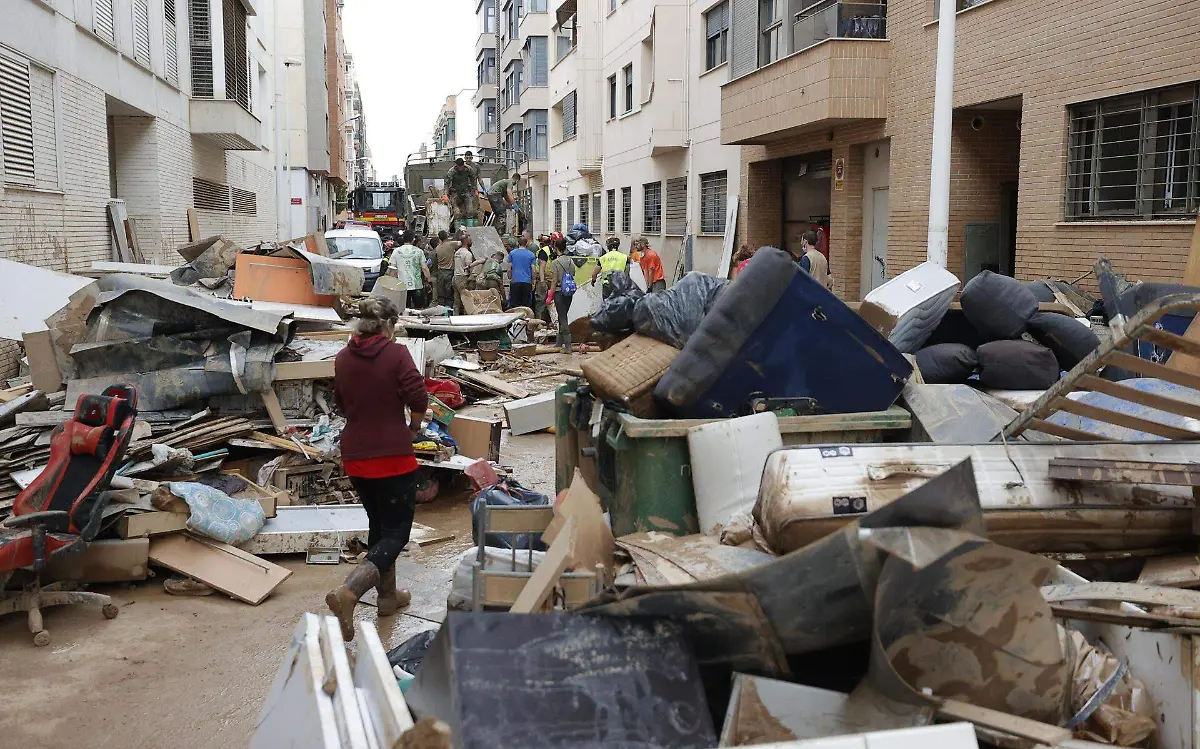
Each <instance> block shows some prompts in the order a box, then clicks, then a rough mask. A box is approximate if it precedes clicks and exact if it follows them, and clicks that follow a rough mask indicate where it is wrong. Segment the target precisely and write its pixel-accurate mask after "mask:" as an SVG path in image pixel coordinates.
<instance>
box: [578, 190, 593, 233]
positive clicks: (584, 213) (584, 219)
mask: <svg viewBox="0 0 1200 749" xmlns="http://www.w3.org/2000/svg"><path fill="white" fill-rule="evenodd" d="M579 223H581V224H587V227H588V228H589V229H590V228H591V224H588V196H587V195H580V196H579Z"/></svg>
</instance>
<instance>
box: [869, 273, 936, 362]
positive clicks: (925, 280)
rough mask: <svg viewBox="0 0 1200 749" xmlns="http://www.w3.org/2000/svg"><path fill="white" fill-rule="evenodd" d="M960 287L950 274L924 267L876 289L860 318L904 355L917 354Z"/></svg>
mask: <svg viewBox="0 0 1200 749" xmlns="http://www.w3.org/2000/svg"><path fill="white" fill-rule="evenodd" d="M958 286H959V282H958V277H957V276H955V275H954V274H953V273H951V272H950V271H948V270H946V269H945V268H943V267H941V266H940V265H938V264H937V263H931V262H925V263H921V264H920V265H918V266H917V267H915V268H911V269H909V270H906V271H904V272H903V273H901V274H900V275H898V276H896V277H895V278H893V279H892V280H890V281H888V282H886V283H884V284H883V285H882V286H879V287H878V288H876V289H873V290H872V291H871V292H870V293H869V294H867V296H866V298H865V299H863V303H862V305H861V306H860V307H859V308H858V314H859V315H860V316H861V317H862V318H863V319H864V320H866V321H867V322H868V323H870V325H871V327H873V328H875V330H877V331H879V333H881V334H882V335H885V336H887V339H888V340H889V341H891V343H892V345H893V346H895V347H896V348H897V349H898V350H899V351H900V352H902V353H905V354H915V353H916V352H917V350H918V349H920V348H921V346H922V345H923V344H924V343H925V341H926V340H928V339H929V336H931V335H932V334H933V331H934V330H935V329H937V327H938V324H939V323H941V321H942V318H943V317H944V316H945V315H946V312H947V310H949V309H950V303H951V302H953V301H954V295H955V294H957V293H958Z"/></svg>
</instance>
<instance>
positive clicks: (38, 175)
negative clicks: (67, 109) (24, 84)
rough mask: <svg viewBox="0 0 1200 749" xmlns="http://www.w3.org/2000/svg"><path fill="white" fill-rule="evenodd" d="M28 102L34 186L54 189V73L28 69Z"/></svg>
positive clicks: (41, 69)
mask: <svg viewBox="0 0 1200 749" xmlns="http://www.w3.org/2000/svg"><path fill="white" fill-rule="evenodd" d="M29 101H30V105H31V111H32V112H33V171H34V186H35V187H39V188H42V189H44V190H53V189H57V188H58V187H59V181H58V133H57V132H55V129H54V122H55V110H54V74H53V73H51V72H50V71H49V70H46V69H45V68H40V67H38V66H37V65H30V66H29Z"/></svg>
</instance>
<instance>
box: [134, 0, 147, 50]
mask: <svg viewBox="0 0 1200 749" xmlns="http://www.w3.org/2000/svg"><path fill="white" fill-rule="evenodd" d="M133 59H135V60H137V61H138V62H140V63H141V64H143V65H145V66H147V67H149V65H150V2H149V0H133Z"/></svg>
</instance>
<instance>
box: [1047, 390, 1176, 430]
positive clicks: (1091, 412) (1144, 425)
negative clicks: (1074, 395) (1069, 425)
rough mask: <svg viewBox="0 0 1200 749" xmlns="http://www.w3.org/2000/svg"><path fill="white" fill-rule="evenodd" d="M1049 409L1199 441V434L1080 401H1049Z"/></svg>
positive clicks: (1060, 399) (1061, 399) (1128, 427)
mask: <svg viewBox="0 0 1200 749" xmlns="http://www.w3.org/2000/svg"><path fill="white" fill-rule="evenodd" d="M1050 407H1051V408H1053V409H1057V410H1059V411H1065V412H1067V413H1070V414H1075V415H1076V416H1082V417H1083V418H1085V419H1093V420H1095V421H1103V422H1105V423H1108V424H1115V425H1117V426H1122V427H1125V428H1126V429H1133V430H1136V431H1139V432H1146V433H1147V434H1155V435H1158V436H1159V437H1165V438H1167V439H1170V440H1200V432H1193V431H1191V430H1190V429H1180V428H1179V427H1173V426H1168V425H1166V424H1160V423H1158V422H1157V421H1150V420H1148V419H1143V418H1140V417H1137V416H1133V415H1131V414H1123V413H1118V412H1116V411H1110V410H1109V409H1107V408H1101V407H1100V406H1093V405H1091V404H1088V403H1083V402H1081V401H1076V400H1071V399H1070V398H1059V399H1057V400H1054V401H1051V403H1050Z"/></svg>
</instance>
